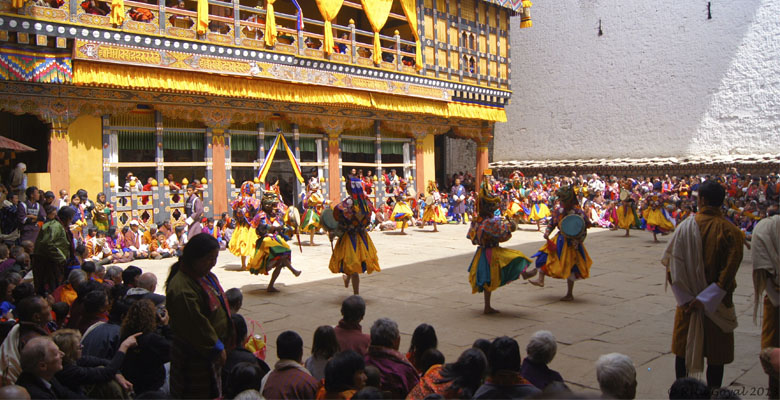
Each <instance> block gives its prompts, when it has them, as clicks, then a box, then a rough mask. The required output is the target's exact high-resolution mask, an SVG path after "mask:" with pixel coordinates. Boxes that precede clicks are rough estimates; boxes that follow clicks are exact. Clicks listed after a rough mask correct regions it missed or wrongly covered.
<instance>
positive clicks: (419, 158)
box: [414, 136, 427, 194]
mask: <svg viewBox="0 0 780 400" xmlns="http://www.w3.org/2000/svg"><path fill="white" fill-rule="evenodd" d="M424 137H425V136H421V137H419V136H418V137H416V138H415V140H414V162H415V168H416V169H415V177H414V179H415V180H416V181H417V193H418V194H419V193H425V185H426V184H427V183H426V182H425V154H423V138H424Z"/></svg>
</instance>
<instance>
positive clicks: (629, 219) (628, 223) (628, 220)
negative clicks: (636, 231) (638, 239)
mask: <svg viewBox="0 0 780 400" xmlns="http://www.w3.org/2000/svg"><path fill="white" fill-rule="evenodd" d="M617 218H618V227H619V228H620V229H625V230H626V236H629V234H628V232H629V231H630V230H631V228H635V227H639V218H638V217H637V215H636V208H634V199H632V198H631V197H627V198H626V199H625V200H623V203H622V204H621V205H620V207H618V209H617Z"/></svg>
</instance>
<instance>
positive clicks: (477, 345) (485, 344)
mask: <svg viewBox="0 0 780 400" xmlns="http://www.w3.org/2000/svg"><path fill="white" fill-rule="evenodd" d="M490 345H491V343H490V340H487V339H477V340H475V341H474V344H472V345H471V348H472V349H479V350H482V354H484V355H485V357H487V354H488V353H489V352H490Z"/></svg>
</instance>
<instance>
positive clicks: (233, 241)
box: [228, 225, 257, 257]
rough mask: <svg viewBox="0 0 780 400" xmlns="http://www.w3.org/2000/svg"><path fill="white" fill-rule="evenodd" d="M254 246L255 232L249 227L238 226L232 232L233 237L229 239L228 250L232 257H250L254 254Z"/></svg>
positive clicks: (255, 240)
mask: <svg viewBox="0 0 780 400" xmlns="http://www.w3.org/2000/svg"><path fill="white" fill-rule="evenodd" d="M256 245H257V233H256V232H255V230H254V229H253V228H252V227H251V226H249V225H239V226H237V227H236V230H235V231H233V236H231V237H230V244H228V250H230V253H232V254H233V255H234V256H238V257H251V256H252V255H254V254H255V246H256Z"/></svg>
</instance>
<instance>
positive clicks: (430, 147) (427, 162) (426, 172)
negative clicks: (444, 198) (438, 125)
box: [423, 135, 436, 185]
mask: <svg viewBox="0 0 780 400" xmlns="http://www.w3.org/2000/svg"><path fill="white" fill-rule="evenodd" d="M423 176H424V177H425V181H424V182H425V185H428V181H435V180H436V157H435V154H434V141H433V135H427V136H425V139H423Z"/></svg>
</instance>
